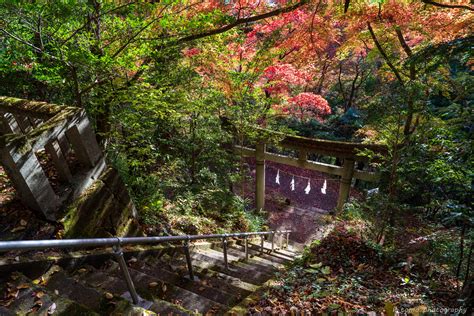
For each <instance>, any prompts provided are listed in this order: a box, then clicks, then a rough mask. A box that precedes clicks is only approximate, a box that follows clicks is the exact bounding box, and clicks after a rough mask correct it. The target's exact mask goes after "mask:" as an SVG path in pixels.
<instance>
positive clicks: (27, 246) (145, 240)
mask: <svg viewBox="0 0 474 316" xmlns="http://www.w3.org/2000/svg"><path fill="white" fill-rule="evenodd" d="M290 233H291V231H289V230H280V231H266V232H249V233H231V234H209V235H181V236H156V237H114V238H82V239H58V240H52V239H49V240H45V239H43V240H14V241H0V253H1V252H7V251H12V250H21V251H25V250H45V249H50V248H87V247H113V250H114V255H115V256H116V258H117V260H118V263H119V266H120V269H121V270H122V273H123V275H124V278H125V281H126V283H127V287H128V289H129V292H130V296H131V297H132V300H133V303H134V304H139V303H140V301H141V299H140V297H139V296H138V294H137V292H136V290H135V286H134V284H133V280H132V278H131V276H130V272H129V271H128V267H127V263H126V262H125V259H124V257H123V252H122V246H124V245H145V244H159V243H164V242H180V241H181V242H183V248H184V253H185V256H186V264H187V266H188V272H189V278H190V279H191V280H194V272H193V267H192V262H191V256H190V253H189V242H190V241H192V240H207V239H222V248H223V254H224V266H225V269H228V268H229V264H228V261H227V239H228V238H244V240H245V246H244V247H245V260H248V258H249V254H248V237H252V236H260V238H261V242H260V253H263V241H264V237H265V236H268V235H269V236H271V243H272V247H271V251H274V237H275V234H280V235H283V236H285V235H286V247H288V239H289V235H290ZM281 248H283V240H282V241H281ZM90 255H92V254H88V255H86V256H90Z"/></svg>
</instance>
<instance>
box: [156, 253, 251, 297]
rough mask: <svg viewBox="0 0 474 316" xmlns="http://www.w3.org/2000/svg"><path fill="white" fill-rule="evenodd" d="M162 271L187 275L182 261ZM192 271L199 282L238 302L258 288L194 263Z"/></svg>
mask: <svg viewBox="0 0 474 316" xmlns="http://www.w3.org/2000/svg"><path fill="white" fill-rule="evenodd" d="M162 269H166V270H169V271H170V272H174V273H177V274H179V275H182V276H185V275H187V274H188V270H187V265H186V262H184V261H175V262H174V263H173V264H171V265H166V266H163V267H162ZM193 271H194V275H195V277H197V278H198V279H199V280H200V282H205V283H206V284H207V285H208V286H210V287H212V288H215V289H219V290H221V291H223V292H224V293H232V295H234V296H237V297H238V299H239V300H240V299H241V298H243V297H246V296H247V295H249V294H250V293H252V292H253V291H255V289H257V288H258V285H254V284H251V283H247V282H245V281H242V280H241V279H239V278H238V277H233V276H230V275H227V274H224V273H220V272H218V271H215V270H211V269H210V268H208V267H200V266H198V265H197V264H194V262H193Z"/></svg>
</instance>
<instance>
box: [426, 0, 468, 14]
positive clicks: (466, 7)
mask: <svg viewBox="0 0 474 316" xmlns="http://www.w3.org/2000/svg"><path fill="white" fill-rule="evenodd" d="M421 1H422V2H423V3H426V4H431V5H434V6H437V7H442V8H449V9H464V10H470V11H474V8H473V7H470V6H467V5H462V4H446V3H439V2H436V1H431V0H421Z"/></svg>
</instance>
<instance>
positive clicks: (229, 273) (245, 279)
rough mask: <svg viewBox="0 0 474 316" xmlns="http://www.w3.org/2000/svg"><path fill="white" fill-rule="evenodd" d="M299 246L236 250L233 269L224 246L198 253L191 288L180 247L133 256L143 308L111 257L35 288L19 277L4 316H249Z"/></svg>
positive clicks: (67, 267) (67, 268)
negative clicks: (249, 304) (254, 299)
mask: <svg viewBox="0 0 474 316" xmlns="http://www.w3.org/2000/svg"><path fill="white" fill-rule="evenodd" d="M297 255H298V252H297V250H296V245H292V244H291V243H290V245H289V247H288V248H286V249H282V248H281V247H278V246H277V245H275V248H274V251H271V243H268V242H265V243H264V252H263V253H261V248H260V242H259V240H257V239H254V240H252V242H251V243H250V244H249V259H248V260H246V259H245V250H244V246H243V245H241V244H239V243H237V242H229V244H228V248H227V258H228V263H229V264H228V268H226V267H225V264H224V260H223V249H222V248H221V243H196V244H193V245H192V246H191V259H192V264H193V268H194V275H195V279H194V280H190V278H189V277H188V270H187V266H186V258H185V256H184V254H183V251H182V249H181V248H180V247H175V248H170V249H167V250H166V251H163V250H150V251H146V252H127V251H125V250H124V256H125V258H126V260H127V264H128V267H129V272H130V275H131V277H132V279H133V282H134V284H135V287H136V289H137V292H138V294H139V296H140V298H141V301H140V303H139V304H137V305H133V304H132V303H131V298H130V294H129V292H128V290H127V284H126V282H125V280H124V278H123V275H122V272H121V271H120V268H119V265H118V263H117V262H116V261H114V260H112V259H111V258H112V257H109V258H107V259H104V258H102V259H100V260H82V262H81V263H80V264H77V262H76V263H75V264H71V263H66V264H59V265H57V264H51V266H50V267H49V269H48V271H47V272H46V273H43V274H42V275H41V276H40V277H39V278H37V279H34V280H32V279H31V278H27V277H26V276H25V275H26V274H28V273H26V271H25V274H21V273H19V272H13V273H10V274H9V275H6V274H5V275H2V276H0V287H1V289H0V290H1V291H2V293H3V295H2V298H1V299H3V306H0V315H72V316H73V315H154V314H159V315H242V314H246V309H245V304H244V302H245V301H248V300H249V299H250V297H251V296H252V295H253V296H255V295H256V294H255V293H256V291H257V290H258V289H259V288H260V287H261V286H262V285H264V284H265V283H266V282H268V281H269V280H271V279H272V277H273V276H274V274H275V272H276V271H278V269H281V268H283V267H284V266H285V265H286V264H288V263H290V262H291V261H292V260H293V259H294V258H295V257H296V256H297Z"/></svg>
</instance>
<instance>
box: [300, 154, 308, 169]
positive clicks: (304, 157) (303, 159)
mask: <svg viewBox="0 0 474 316" xmlns="http://www.w3.org/2000/svg"><path fill="white" fill-rule="evenodd" d="M307 160H308V152H307V151H306V150H304V149H301V150H300V151H299V152H298V163H299V164H300V165H301V168H304V164H305V163H306V161H307Z"/></svg>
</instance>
